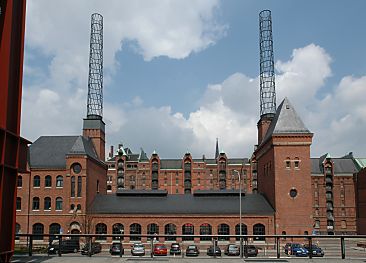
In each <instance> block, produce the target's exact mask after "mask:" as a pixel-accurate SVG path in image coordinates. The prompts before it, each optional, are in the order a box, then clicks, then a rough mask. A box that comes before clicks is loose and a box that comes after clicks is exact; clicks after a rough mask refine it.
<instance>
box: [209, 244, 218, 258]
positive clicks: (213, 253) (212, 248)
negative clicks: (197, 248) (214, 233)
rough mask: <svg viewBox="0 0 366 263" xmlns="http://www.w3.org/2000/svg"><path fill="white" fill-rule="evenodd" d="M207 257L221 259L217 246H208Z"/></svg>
mask: <svg viewBox="0 0 366 263" xmlns="http://www.w3.org/2000/svg"><path fill="white" fill-rule="evenodd" d="M207 256H219V257H221V249H220V247H219V246H210V247H209V248H208V249H207Z"/></svg>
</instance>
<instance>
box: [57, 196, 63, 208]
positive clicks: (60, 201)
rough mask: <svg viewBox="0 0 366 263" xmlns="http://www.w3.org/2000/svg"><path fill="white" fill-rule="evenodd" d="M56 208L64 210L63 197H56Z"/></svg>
mask: <svg viewBox="0 0 366 263" xmlns="http://www.w3.org/2000/svg"><path fill="white" fill-rule="evenodd" d="M56 210H62V198H61V197H57V198H56Z"/></svg>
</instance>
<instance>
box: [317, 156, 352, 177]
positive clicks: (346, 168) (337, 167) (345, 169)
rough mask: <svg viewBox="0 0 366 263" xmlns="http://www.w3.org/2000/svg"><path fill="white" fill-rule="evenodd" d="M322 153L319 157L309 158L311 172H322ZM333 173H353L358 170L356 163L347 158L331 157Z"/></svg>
mask: <svg viewBox="0 0 366 263" xmlns="http://www.w3.org/2000/svg"><path fill="white" fill-rule="evenodd" d="M324 158H325V157H324V155H323V156H322V157H320V158H311V173H312V174H323V173H324V171H323V162H324ZM331 161H332V162H333V165H334V166H333V170H334V174H335V175H337V174H354V173H357V172H358V169H357V167H356V165H355V164H354V162H353V160H352V159H349V158H331Z"/></svg>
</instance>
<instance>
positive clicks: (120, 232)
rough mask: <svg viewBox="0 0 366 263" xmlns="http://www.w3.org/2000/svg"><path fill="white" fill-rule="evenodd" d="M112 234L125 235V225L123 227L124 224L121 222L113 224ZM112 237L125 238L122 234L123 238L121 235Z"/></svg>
mask: <svg viewBox="0 0 366 263" xmlns="http://www.w3.org/2000/svg"><path fill="white" fill-rule="evenodd" d="M112 234H113V235H123V234H124V227H123V225H122V224H119V223H117V224H114V225H113V226H112ZM112 239H113V240H119V239H121V240H123V236H122V238H121V237H113V238H112Z"/></svg>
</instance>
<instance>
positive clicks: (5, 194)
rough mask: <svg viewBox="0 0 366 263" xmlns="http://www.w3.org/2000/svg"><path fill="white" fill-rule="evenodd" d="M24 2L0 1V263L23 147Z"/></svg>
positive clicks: (9, 249)
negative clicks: (21, 131) (21, 115)
mask: <svg viewBox="0 0 366 263" xmlns="http://www.w3.org/2000/svg"><path fill="white" fill-rule="evenodd" d="M25 9H26V1H25V0H0V37H1V38H0V237H1V238H0V261H1V262H10V258H11V256H12V255H13V252H14V235H15V203H16V181H17V175H18V171H20V170H21V171H24V170H25V169H26V167H25V164H26V162H25V160H24V157H25V156H26V154H25V153H26V150H27V144H28V143H29V142H28V141H26V140H25V139H23V138H21V137H20V113H21V95H22V76H23V54H24V28H25Z"/></svg>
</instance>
